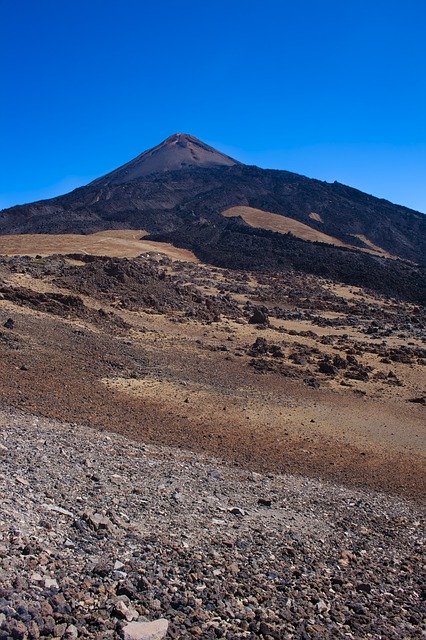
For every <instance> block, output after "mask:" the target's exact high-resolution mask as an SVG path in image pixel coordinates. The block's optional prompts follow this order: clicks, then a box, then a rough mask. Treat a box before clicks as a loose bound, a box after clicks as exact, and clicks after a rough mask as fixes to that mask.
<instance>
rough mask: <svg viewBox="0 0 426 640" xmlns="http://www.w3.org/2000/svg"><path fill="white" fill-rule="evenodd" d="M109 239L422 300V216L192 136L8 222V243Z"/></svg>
mask: <svg viewBox="0 0 426 640" xmlns="http://www.w3.org/2000/svg"><path fill="white" fill-rule="evenodd" d="M110 229H136V230H141V231H142V230H143V231H144V232H145V233H148V234H150V238H151V239H152V240H154V241H155V240H161V241H164V242H168V243H171V244H174V245H175V246H178V247H182V248H185V249H189V250H191V251H192V252H193V253H195V254H196V256H197V257H198V258H199V259H201V260H203V261H205V262H210V263H212V264H216V265H218V266H222V267H227V268H237V269H245V270H266V271H268V270H269V271H271V270H274V271H286V270H288V269H297V270H302V271H305V272H308V273H313V274H316V275H321V276H323V277H324V276H325V277H329V278H332V279H335V280H337V281H343V282H346V283H349V284H355V285H360V286H367V287H371V288H375V289H376V290H378V291H382V292H384V293H388V294H391V295H396V296H405V297H407V296H408V297H410V299H413V300H416V301H419V300H423V299H424V295H425V294H424V284H422V282H424V281H425V278H424V274H423V271H422V268H421V266H419V265H424V264H425V256H426V242H425V239H426V216H425V215H424V214H422V213H419V212H417V211H414V210H412V209H409V208H407V207H404V206H401V205H396V204H392V203H391V202H389V201H387V200H383V199H380V198H376V197H374V196H371V195H368V194H366V193H363V192H362V191H359V190H357V189H354V188H352V187H349V186H346V185H343V184H340V183H338V182H333V183H329V182H325V181H321V180H316V179H313V178H308V177H306V176H302V175H299V174H296V173H292V172H290V171H281V170H271V169H261V168H259V167H255V166H249V165H245V164H243V163H241V162H239V161H238V160H235V159H233V158H231V157H229V156H227V155H225V154H223V153H221V152H220V151H218V150H216V149H214V148H213V147H211V146H209V145H207V144H205V143H204V142H202V141H200V140H198V139H197V138H195V137H194V136H192V135H189V134H184V133H175V134H173V135H172V136H170V137H169V138H167V139H166V140H164V141H163V142H161V143H160V144H159V145H157V146H156V147H153V148H152V149H149V150H148V151H145V152H143V153H142V154H140V155H139V156H137V157H136V158H134V159H133V160H131V161H130V162H128V163H127V164H125V165H123V166H121V167H119V168H117V169H115V170H114V171H111V172H110V173H108V174H106V175H104V176H102V177H100V178H97V179H96V180H94V181H93V182H91V183H90V184H88V185H86V186H84V187H80V188H78V189H75V190H74V191H72V192H70V193H68V194H65V195H63V196H59V197H56V198H52V199H50V200H42V201H39V202H34V203H31V204H26V205H21V206H15V207H11V208H10V209H5V210H3V211H1V212H0V234H22V233H25V234H34V233H45V234H63V233H80V234H81V233H83V234H87V233H93V232H96V231H104V230H110ZM0 253H1V238H0Z"/></svg>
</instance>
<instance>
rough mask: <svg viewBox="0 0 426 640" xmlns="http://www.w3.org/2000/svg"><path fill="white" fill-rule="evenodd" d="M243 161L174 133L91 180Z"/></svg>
mask: <svg viewBox="0 0 426 640" xmlns="http://www.w3.org/2000/svg"><path fill="white" fill-rule="evenodd" d="M236 164H240V163H239V162H238V161H237V160H234V159H233V158H230V157H229V156H226V155H225V154H223V153H221V152H220V151H217V150H216V149H214V148H213V147H210V146H209V145H207V144H205V143H204V142H201V140H198V138H195V137H194V136H191V135H189V134H187V133H175V134H173V135H172V136H170V137H169V138H167V139H166V140H164V141H163V142H161V143H160V144H159V145H157V146H156V147H153V148H152V149H149V150H148V151H144V152H143V153H141V154H140V155H139V156H137V158H134V159H133V160H131V161H130V162H127V163H126V164H124V165H123V166H121V167H119V168H118V169H115V170H114V171H111V173H108V174H107V175H105V176H103V177H102V178H98V179H97V180H95V181H94V182H93V183H92V184H94V185H105V184H123V183H126V182H130V181H131V180H135V179H137V178H142V177H144V176H148V175H151V174H153V173H163V172H166V171H176V170H179V169H188V168H191V167H203V168H211V167H232V166H233V165H236Z"/></svg>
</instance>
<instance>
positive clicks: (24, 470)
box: [0, 248, 426, 640]
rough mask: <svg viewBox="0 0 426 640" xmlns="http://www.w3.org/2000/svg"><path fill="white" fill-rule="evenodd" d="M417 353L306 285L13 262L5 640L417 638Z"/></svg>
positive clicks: (185, 265) (180, 269) (9, 281)
mask: <svg viewBox="0 0 426 640" xmlns="http://www.w3.org/2000/svg"><path fill="white" fill-rule="evenodd" d="M133 250H134V248H133V249H132V251H133ZM172 257H173V258H175V257H176V256H175V255H173V256H172ZM181 257H182V256H181ZM425 346H426V339H425V311H424V309H423V308H421V307H419V306H418V305H415V304H410V303H403V302H401V301H400V300H396V299H392V298H386V297H383V296H378V295H377V294H374V293H372V292H371V291H366V290H362V289H359V288H356V287H347V286H343V285H338V284H336V283H335V282H333V281H331V280H325V279H321V278H318V277H314V276H308V275H306V274H305V275H304V274H300V273H295V272H289V273H287V274H286V275H285V276H283V274H278V273H268V274H259V273H257V274H254V273H249V272H244V271H233V270H227V269H219V268H215V267H208V266H206V265H203V264H200V263H194V262H182V261H179V260H177V261H175V260H173V261H172V260H171V259H170V258H168V257H166V256H164V255H160V254H155V253H154V254H153V253H152V252H150V253H149V254H143V255H141V256H140V257H138V258H132V259H128V258H127V259H126V258H118V257H116V256H114V255H112V256H109V257H107V256H97V257H95V256H92V255H85V254H69V255H54V256H50V257H48V256H44V257H42V256H32V257H25V256H14V257H0V373H1V375H0V464H1V476H0V491H1V495H2V502H1V507H0V640H6V639H7V640H9V639H10V638H12V639H14V640H37V639H38V638H44V639H46V640H47V638H55V639H58V640H59V638H64V639H65V640H73V639H74V638H79V637H81V638H85V637H86V638H96V639H97V640H103V639H104V638H105V639H108V638H110V639H111V640H113V639H115V638H117V639H118V638H122V639H123V640H160V639H161V638H163V637H170V638H183V639H184V638H201V639H203V638H205V639H207V640H208V639H210V638H224V639H237V638H251V639H254V638H268V637H270V638H278V639H280V638H281V639H288V640H290V638H295V639H296V638H297V639H299V640H319V639H323V638H325V639H327V638H349V639H351V638H353V639H359V640H361V639H362V640H364V639H367V638H371V639H383V640H400V639H408V638H420V637H423V636H422V633H423V632H424V631H425V629H424V628H423V627H422V626H421V625H422V620H423V619H422V614H423V610H422V608H421V606H422V598H424V596H425V591H424V586H423V587H422V583H421V580H422V577H423V575H424V574H423V571H422V569H423V566H422V546H421V544H422V538H421V535H422V524H423V519H422V511H421V507H422V502H423V499H424V495H425V490H426V486H425V474H424V464H425V454H426V439H425V429H424V410H425V407H424V405H425V397H426V393H425V376H424V371H425V364H426V350H425ZM165 634H167V635H165Z"/></svg>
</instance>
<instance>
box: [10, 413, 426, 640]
mask: <svg viewBox="0 0 426 640" xmlns="http://www.w3.org/2000/svg"><path fill="white" fill-rule="evenodd" d="M0 426H1V440H0V459H1V476H0V491H1V495H2V504H1V510H0V625H1V626H0V638H2V640H3V639H4V640H6V639H9V638H14V639H18V640H24V639H27V638H28V639H34V640H35V639H37V638H45V639H47V638H58V639H59V638H66V639H72V638H80V637H81V638H97V639H99V640H101V639H102V640H103V639H107V638H111V640H112V639H114V638H161V637H170V638H205V639H210V638H211V639H213V638H227V639H237V638H247V639H249V638H250V639H255V638H280V639H290V638H298V639H301V640H302V639H303V640H308V639H311V640H314V639H318V640H319V639H324V638H342V639H343V638H348V639H349V638H357V639H367V638H372V639H374V640H378V639H386V640H403V639H408V638H421V637H423V636H422V630H423V631H424V628H423V627H422V613H423V609H422V598H424V596H425V591H424V587H423V588H422V546H421V545H422V514H421V513H420V508H419V507H418V506H416V504H415V503H413V502H411V501H409V500H406V499H403V498H392V497H389V496H385V495H384V494H380V493H376V492H372V491H364V490H355V489H350V488H344V487H342V486H338V485H335V484H331V483H327V482H321V481H319V480H314V479H306V478H303V477H300V476H299V477H296V476H291V475H278V474H272V473H268V474H264V473H254V472H251V471H245V470H243V469H239V468H235V467H231V466H225V465H224V464H223V463H221V462H219V461H218V460H217V459H213V458H210V457H206V456H200V455H196V454H193V453H190V452H185V451H183V450H180V451H179V450H176V449H170V448H167V447H157V446H154V445H146V444H141V443H137V442H135V441H130V440H128V439H125V438H123V437H121V436H119V435H116V434H112V433H108V432H106V431H99V430H91V429H89V428H87V427H82V426H78V425H77V424H67V423H62V422H58V421H53V420H49V419H44V418H40V417H36V416H34V415H30V414H28V413H21V412H19V411H17V410H16V409H13V410H11V409H7V408H3V409H2V410H1V411H0ZM159 620H162V622H158V621H159ZM146 621H152V622H154V625H153V627H151V630H152V629H153V628H154V629H157V635H155V633H154V632H152V633H151V635H149V633H148V627H147V626H146V625H144V623H146ZM155 621H156V622H155ZM166 628H167V636H164V634H165V632H166ZM144 634H145V635H144Z"/></svg>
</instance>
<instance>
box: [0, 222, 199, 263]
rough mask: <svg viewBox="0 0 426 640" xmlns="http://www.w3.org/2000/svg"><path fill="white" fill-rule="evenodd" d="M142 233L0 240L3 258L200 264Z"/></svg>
mask: <svg viewBox="0 0 426 640" xmlns="http://www.w3.org/2000/svg"><path fill="white" fill-rule="evenodd" d="M145 235H147V231H145V230H143V229H139V230H133V229H130V230H129V229H124V230H113V231H99V232H98V233H91V234H89V235H79V234H58V235H50V234H19V235H11V236H0V255H9V256H13V255H28V256H36V255H40V256H48V255H52V254H55V253H57V254H67V253H87V254H91V255H97V256H111V257H116V258H135V257H137V256H138V255H140V254H141V253H146V252H152V253H162V254H165V255H167V256H169V258H171V259H172V260H183V261H185V262H198V259H197V258H196V257H195V255H194V254H193V253H192V251H187V250H186V249H179V248H178V247H174V246H173V245H171V244H169V243H166V242H152V241H150V240H144V239H143V236H145Z"/></svg>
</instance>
